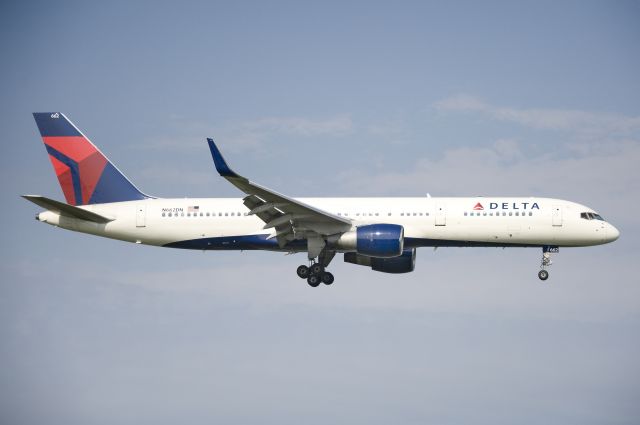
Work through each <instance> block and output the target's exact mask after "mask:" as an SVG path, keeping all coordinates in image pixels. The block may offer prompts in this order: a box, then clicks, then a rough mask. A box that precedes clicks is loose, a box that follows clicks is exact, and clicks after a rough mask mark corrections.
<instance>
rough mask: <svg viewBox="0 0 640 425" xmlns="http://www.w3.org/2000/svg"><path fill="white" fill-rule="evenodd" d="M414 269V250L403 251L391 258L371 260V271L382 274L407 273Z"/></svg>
mask: <svg viewBox="0 0 640 425" xmlns="http://www.w3.org/2000/svg"><path fill="white" fill-rule="evenodd" d="M415 267H416V249H415V248H411V249H405V250H404V251H402V255H401V256H399V257H393V258H372V259H371V270H375V271H377V272H383V273H409V272H412V271H413V269H415Z"/></svg>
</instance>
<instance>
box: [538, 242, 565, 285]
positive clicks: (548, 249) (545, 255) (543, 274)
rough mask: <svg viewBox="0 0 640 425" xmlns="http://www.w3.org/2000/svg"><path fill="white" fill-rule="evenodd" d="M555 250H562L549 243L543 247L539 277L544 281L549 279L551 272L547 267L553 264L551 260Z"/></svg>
mask: <svg viewBox="0 0 640 425" xmlns="http://www.w3.org/2000/svg"><path fill="white" fill-rule="evenodd" d="M554 252H560V248H558V247H557V246H548V245H545V246H543V247H542V261H541V262H540V271H539V272H538V278H539V279H540V280H542V281H545V280H547V279H549V272H548V271H547V270H546V268H547V267H549V266H550V265H551V264H553V262H552V261H551V253H554Z"/></svg>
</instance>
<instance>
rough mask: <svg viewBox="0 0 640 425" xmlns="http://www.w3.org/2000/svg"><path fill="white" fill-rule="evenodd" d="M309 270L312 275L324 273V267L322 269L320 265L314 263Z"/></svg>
mask: <svg viewBox="0 0 640 425" xmlns="http://www.w3.org/2000/svg"><path fill="white" fill-rule="evenodd" d="M309 270H311V273H312V274H317V275H320V274H322V272H323V271H324V267H322V264H320V263H315V264H312V265H311V267H309Z"/></svg>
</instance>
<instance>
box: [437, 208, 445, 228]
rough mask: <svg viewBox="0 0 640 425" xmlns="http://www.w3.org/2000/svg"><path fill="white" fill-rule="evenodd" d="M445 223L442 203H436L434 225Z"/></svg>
mask: <svg viewBox="0 0 640 425" xmlns="http://www.w3.org/2000/svg"><path fill="white" fill-rule="evenodd" d="M446 225H447V210H446V208H445V206H444V205H443V204H437V205H436V226H446Z"/></svg>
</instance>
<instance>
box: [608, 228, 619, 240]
mask: <svg viewBox="0 0 640 425" xmlns="http://www.w3.org/2000/svg"><path fill="white" fill-rule="evenodd" d="M619 237H620V231H619V230H618V229H616V228H615V227H614V226H613V225H611V224H609V226H608V228H607V242H613V241H615V240H617V239H618V238H619Z"/></svg>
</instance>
